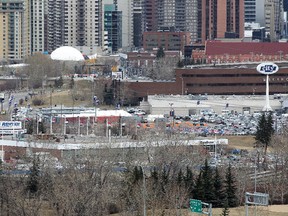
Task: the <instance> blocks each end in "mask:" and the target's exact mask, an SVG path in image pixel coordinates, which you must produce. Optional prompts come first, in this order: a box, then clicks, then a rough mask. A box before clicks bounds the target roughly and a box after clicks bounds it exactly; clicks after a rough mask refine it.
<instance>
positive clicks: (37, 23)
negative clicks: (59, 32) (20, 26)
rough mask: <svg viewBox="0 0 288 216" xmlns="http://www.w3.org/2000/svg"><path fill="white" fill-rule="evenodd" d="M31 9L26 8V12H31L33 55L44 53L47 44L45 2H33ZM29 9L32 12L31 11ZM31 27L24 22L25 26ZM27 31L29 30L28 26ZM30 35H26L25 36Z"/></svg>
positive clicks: (38, 0) (42, 0) (43, 0)
mask: <svg viewBox="0 0 288 216" xmlns="http://www.w3.org/2000/svg"><path fill="white" fill-rule="evenodd" d="M30 4H31V5H30V7H25V8H26V9H25V12H26V11H28V12H30V13H29V15H27V17H30V31H31V32H30V35H31V53H34V52H44V51H45V48H44V42H45V19H44V16H45V0H32V1H30ZM29 8H30V10H31V11H29ZM25 24H26V25H29V22H24V25H25ZM25 29H29V28H28V26H26V27H25ZM26 34H27V35H29V33H28V32H27V33H25V35H26Z"/></svg>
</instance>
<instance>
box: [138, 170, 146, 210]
mask: <svg viewBox="0 0 288 216" xmlns="http://www.w3.org/2000/svg"><path fill="white" fill-rule="evenodd" d="M140 167H141V170H142V175H143V216H147V213H146V180H145V173H144V169H143V167H142V166H140Z"/></svg>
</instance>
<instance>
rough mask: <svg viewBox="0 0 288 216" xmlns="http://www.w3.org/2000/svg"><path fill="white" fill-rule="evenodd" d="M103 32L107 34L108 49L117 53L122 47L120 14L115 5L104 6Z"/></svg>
mask: <svg viewBox="0 0 288 216" xmlns="http://www.w3.org/2000/svg"><path fill="white" fill-rule="evenodd" d="M104 31H107V33H108V49H110V51H112V52H116V51H118V49H119V48H121V47H122V12H121V11H117V10H116V5H115V4H105V5H104Z"/></svg>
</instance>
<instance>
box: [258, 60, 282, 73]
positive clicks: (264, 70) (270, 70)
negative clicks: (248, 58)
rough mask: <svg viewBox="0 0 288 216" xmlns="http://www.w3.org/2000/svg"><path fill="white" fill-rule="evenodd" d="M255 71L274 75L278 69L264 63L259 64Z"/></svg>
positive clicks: (271, 64) (270, 63)
mask: <svg viewBox="0 0 288 216" xmlns="http://www.w3.org/2000/svg"><path fill="white" fill-rule="evenodd" d="M256 69H257V71H258V72H259V73H261V74H265V75H270V74H274V73H276V72H277V71H278V70H279V67H278V65H276V64H274V63H272V62H265V63H261V64H259V65H258V66H257V68H256Z"/></svg>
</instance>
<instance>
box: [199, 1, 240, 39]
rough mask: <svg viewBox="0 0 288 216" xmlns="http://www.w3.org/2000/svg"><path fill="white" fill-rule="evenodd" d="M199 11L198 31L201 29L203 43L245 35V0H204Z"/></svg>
mask: <svg viewBox="0 0 288 216" xmlns="http://www.w3.org/2000/svg"><path fill="white" fill-rule="evenodd" d="M199 9H200V7H199ZM199 13H201V22H199V28H198V29H199V30H198V31H199V32H198V33H200V31H201V39H202V43H204V41H205V40H210V39H215V38H242V37H243V36H244V0H218V1H215V0H202V1H201V10H199ZM199 16H200V14H199Z"/></svg>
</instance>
